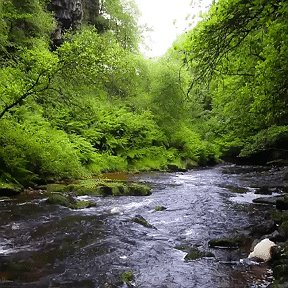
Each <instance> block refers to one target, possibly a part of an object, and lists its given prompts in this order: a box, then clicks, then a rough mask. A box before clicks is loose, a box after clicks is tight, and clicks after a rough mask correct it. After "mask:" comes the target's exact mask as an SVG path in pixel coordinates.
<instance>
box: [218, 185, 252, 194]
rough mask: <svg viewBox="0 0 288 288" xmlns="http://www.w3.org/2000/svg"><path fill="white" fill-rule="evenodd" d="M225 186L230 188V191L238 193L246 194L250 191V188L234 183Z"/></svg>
mask: <svg viewBox="0 0 288 288" xmlns="http://www.w3.org/2000/svg"><path fill="white" fill-rule="evenodd" d="M223 188H225V189H228V190H229V191H230V192H233V193H237V194H244V193H247V192H249V189H248V188H245V187H239V186H233V185H225V186H223Z"/></svg>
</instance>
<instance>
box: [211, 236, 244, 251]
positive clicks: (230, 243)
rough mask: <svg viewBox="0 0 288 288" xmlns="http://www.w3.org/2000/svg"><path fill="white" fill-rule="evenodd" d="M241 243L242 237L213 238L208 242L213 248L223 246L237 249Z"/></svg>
mask: <svg viewBox="0 0 288 288" xmlns="http://www.w3.org/2000/svg"><path fill="white" fill-rule="evenodd" d="M240 244H241V239H240V238H237V237H235V238H218V239H211V240H209V242H208V245H209V247H211V248H222V249H237V248H239V246H240Z"/></svg>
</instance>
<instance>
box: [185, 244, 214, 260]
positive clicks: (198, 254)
mask: <svg viewBox="0 0 288 288" xmlns="http://www.w3.org/2000/svg"><path fill="white" fill-rule="evenodd" d="M203 257H215V255H214V254H213V253H212V252H206V251H201V250H199V249H198V248H196V247H191V248H190V249H189V251H188V254H187V255H186V256H185V258H184V259H185V260H186V261H193V260H197V259H199V258H203Z"/></svg>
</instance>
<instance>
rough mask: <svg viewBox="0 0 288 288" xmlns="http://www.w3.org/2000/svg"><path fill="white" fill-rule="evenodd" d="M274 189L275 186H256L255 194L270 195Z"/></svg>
mask: <svg viewBox="0 0 288 288" xmlns="http://www.w3.org/2000/svg"><path fill="white" fill-rule="evenodd" d="M275 190H276V188H271V187H267V186H264V187H260V188H257V189H256V191H255V194H260V195H272V193H273V192H274V191H275Z"/></svg>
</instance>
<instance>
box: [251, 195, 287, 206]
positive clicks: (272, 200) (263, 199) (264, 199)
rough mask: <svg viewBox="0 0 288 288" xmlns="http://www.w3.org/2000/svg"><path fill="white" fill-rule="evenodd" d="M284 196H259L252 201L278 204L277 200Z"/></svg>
mask: <svg viewBox="0 0 288 288" xmlns="http://www.w3.org/2000/svg"><path fill="white" fill-rule="evenodd" d="M282 198H283V196H274V197H259V198H256V199H253V200H252V202H253V203H256V204H267V205H276V201H277V200H279V199H282Z"/></svg>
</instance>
